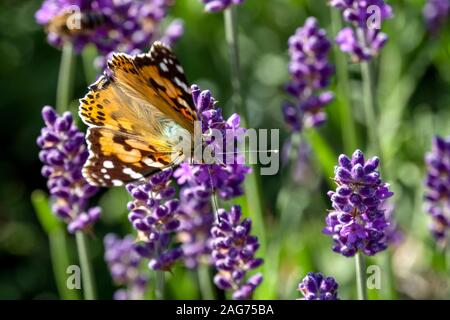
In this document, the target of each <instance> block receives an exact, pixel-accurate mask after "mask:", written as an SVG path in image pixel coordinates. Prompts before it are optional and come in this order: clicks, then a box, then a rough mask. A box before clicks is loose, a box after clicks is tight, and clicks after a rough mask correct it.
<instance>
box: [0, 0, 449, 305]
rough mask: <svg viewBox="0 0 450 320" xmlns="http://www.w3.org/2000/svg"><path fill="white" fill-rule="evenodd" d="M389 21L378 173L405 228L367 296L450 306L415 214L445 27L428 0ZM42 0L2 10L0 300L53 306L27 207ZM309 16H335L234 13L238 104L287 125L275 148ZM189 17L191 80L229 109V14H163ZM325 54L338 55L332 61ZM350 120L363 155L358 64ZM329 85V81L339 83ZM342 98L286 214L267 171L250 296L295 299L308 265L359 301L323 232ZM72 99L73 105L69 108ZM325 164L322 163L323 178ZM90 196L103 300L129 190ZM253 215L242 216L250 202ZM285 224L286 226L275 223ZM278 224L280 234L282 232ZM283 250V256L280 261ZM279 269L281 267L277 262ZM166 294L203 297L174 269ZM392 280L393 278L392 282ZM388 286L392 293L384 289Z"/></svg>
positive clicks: (42, 84) (285, 9) (42, 47)
mask: <svg viewBox="0 0 450 320" xmlns="http://www.w3.org/2000/svg"><path fill="white" fill-rule="evenodd" d="M388 2H389V3H390V4H391V5H393V8H394V13H395V18H394V19H392V20H389V21H387V22H386V23H385V24H383V30H384V32H386V33H387V34H388V35H389V37H390V40H389V42H388V44H387V46H386V47H385V48H384V50H383V53H382V55H381V56H380V58H379V60H378V70H379V74H378V83H379V90H378V97H379V99H380V110H381V112H380V120H379V123H378V125H379V128H380V132H382V135H381V143H382V146H383V159H382V166H383V168H384V170H385V172H384V173H385V177H386V179H388V181H389V182H390V183H391V184H392V186H393V187H392V189H393V191H394V192H395V197H394V202H395V205H396V213H395V217H396V218H397V219H398V221H399V224H400V226H401V229H402V230H403V232H404V241H403V242H402V244H401V245H400V246H398V247H396V248H391V249H390V250H388V251H386V252H384V253H381V254H379V255H378V256H377V257H376V258H373V259H370V261H369V263H374V264H377V265H380V266H382V268H383V271H384V270H388V269H387V268H385V267H386V266H387V265H389V264H390V265H391V266H392V270H393V274H392V275H391V277H390V278H388V272H383V274H382V279H383V285H382V288H381V290H370V292H369V295H370V296H371V297H372V298H407V299H411V298H412V299H418V298H433V299H434V298H437V299H441V298H448V297H449V293H448V292H449V280H448V279H449V277H448V270H446V268H445V264H444V262H443V257H442V254H440V253H439V252H438V251H437V250H436V248H435V245H434V242H433V239H432V238H431V237H430V235H429V233H428V230H427V224H428V222H429V220H428V216H427V215H426V214H424V212H423V208H422V196H423V190H422V180H423V177H424V172H425V171H424V163H423V156H424V152H425V151H426V150H429V149H430V143H431V137H432V136H433V135H434V134H440V135H449V134H450V125H449V124H450V108H449V107H450V90H449V85H450V33H449V30H448V28H446V29H445V30H444V31H443V32H442V33H441V34H440V35H439V36H437V37H431V36H430V35H429V34H427V32H426V28H425V24H424V21H423V18H422V7H423V5H424V1H423V0H404V1H400V0H399V1H395V2H394V1H388ZM40 4H41V1H32V0H22V1H14V0H2V1H1V3H0V88H1V89H0V90H1V98H0V110H1V120H2V124H1V126H0V130H1V135H0V139H1V140H0V142H1V144H0V146H1V148H2V151H1V154H2V156H1V159H0V168H1V170H0V175H1V176H0V298H2V299H5V298H7V299H42V298H57V297H58V292H57V288H56V285H55V281H54V277H53V272H52V264H51V259H50V253H49V243H48V239H47V237H46V234H45V232H44V231H43V229H42V227H41V225H40V224H39V222H38V219H37V217H36V214H35V212H34V210H33V207H32V205H31V202H30V194H31V193H32V192H33V190H36V189H42V190H46V186H45V180H44V179H43V178H42V177H41V176H40V167H41V164H40V162H39V159H38V157H37V155H38V148H37V146H36V143H35V140H36V137H37V136H38V134H39V130H40V128H41V126H42V120H41V117H40V111H41V108H42V106H44V105H54V102H55V93H56V83H57V76H58V69H59V62H60V51H58V50H57V49H55V48H53V47H51V46H49V45H48V44H47V42H46V39H45V34H44V32H43V30H42V28H41V27H40V26H38V25H37V24H36V23H35V21H34V12H35V11H36V10H37V8H38V7H39V6H40ZM310 15H313V16H316V17H317V18H318V19H319V22H320V24H321V26H322V27H324V28H326V29H327V31H328V34H329V35H330V36H333V37H334V34H333V33H332V31H331V30H332V28H331V18H330V8H329V7H328V6H327V5H326V1H316V0H310V1H306V0H270V1H262V0H247V1H246V2H245V4H244V5H242V6H240V7H239V41H240V45H241V58H242V68H243V72H242V73H243V75H244V77H243V81H244V83H243V85H244V94H245V97H246V105H247V108H248V109H249V113H250V115H251V116H250V121H251V123H250V126H251V127H256V128H281V129H282V130H281V132H282V134H281V138H282V141H283V140H284V139H285V138H286V137H287V136H288V134H289V132H288V131H287V130H286V129H285V128H286V127H285V126H284V124H283V120H282V117H281V109H280V106H281V103H282V102H283V100H285V99H287V98H288V97H287V95H286V94H285V92H284V90H283V86H284V84H285V83H286V81H288V72H287V62H288V54H287V40H288V37H289V36H290V35H291V34H293V33H294V32H295V29H296V28H297V27H299V26H301V25H303V23H304V21H305V18H306V17H307V16H310ZM175 17H177V18H182V19H184V21H185V34H184V36H183V37H182V38H181V39H180V41H179V42H178V43H177V45H176V46H175V48H174V50H175V52H176V53H177V55H178V57H179V59H180V60H181V61H182V63H183V65H184V67H185V71H186V74H187V76H188V79H189V81H190V82H191V83H197V84H199V85H200V86H201V87H202V88H205V89H206V88H208V89H210V90H211V91H212V92H213V95H214V96H215V97H216V98H217V99H218V100H219V102H220V106H221V107H223V109H224V111H225V114H227V115H229V114H231V105H230V103H231V101H230V96H231V88H230V81H229V68H228V50H227V47H226V42H225V40H224V39H225V37H224V28H223V17H222V15H221V14H205V13H203V7H202V5H201V4H200V1H199V0H178V1H176V5H175V6H174V7H173V8H172V10H170V15H169V17H168V19H167V21H170V20H171V19H172V18H175ZM330 58H331V59H333V57H330ZM77 66H79V67H78V68H77V77H76V90H75V92H74V98H78V97H81V96H82V95H84V93H85V91H86V89H85V88H86V86H87V83H86V80H85V78H86V77H85V75H84V74H83V68H82V67H81V66H82V63H81V60H80V59H78V60H77ZM350 76H351V90H350V92H349V93H348V94H349V95H351V98H352V104H353V113H354V114H353V116H354V119H355V121H356V122H357V127H358V132H359V134H358V137H357V138H358V140H359V141H360V142H361V143H360V144H359V147H360V148H361V149H362V150H363V151H365V145H364V144H363V143H362V142H363V141H365V128H364V126H363V124H362V123H363V114H362V106H361V90H360V75H359V66H358V65H350ZM333 86H335V84H333ZM343 100H344V99H343V98H342V97H340V96H337V99H336V100H335V102H333V103H332V104H331V105H329V106H328V107H327V108H328V109H327V112H328V116H329V121H328V122H327V124H326V125H325V126H324V127H323V128H321V129H320V130H319V131H318V133H319V137H321V138H322V140H320V141H317V136H316V138H314V137H313V138H311V141H313V143H314V144H313V146H312V149H313V153H312V154H311V158H310V160H309V162H307V163H305V171H304V174H303V175H302V176H301V179H299V181H297V182H296V184H295V185H294V186H293V189H292V190H293V191H292V192H293V194H294V197H291V198H289V197H288V198H287V199H289V200H288V201H287V206H288V207H287V208H288V209H287V210H286V212H287V214H286V215H285V216H284V217H283V218H282V219H281V218H280V216H279V212H278V211H277V210H276V204H275V203H276V201H277V200H276V199H277V193H278V191H279V190H280V189H281V188H282V187H283V185H284V183H286V182H285V181H283V180H282V179H281V175H280V174H279V175H277V176H264V177H262V185H263V193H264V199H265V207H266V210H265V214H266V217H265V221H264V223H265V225H266V226H270V228H268V238H267V243H266V246H267V253H266V256H265V257H263V258H265V259H266V262H267V263H266V267H265V268H263V269H262V271H263V272H264V276H265V280H264V285H263V286H262V287H261V288H259V289H258V290H257V298H281V299H294V298H297V297H298V296H299V293H298V292H296V287H297V283H298V282H299V281H300V279H301V278H303V276H304V275H305V273H306V272H309V271H321V272H323V273H324V274H327V275H332V276H334V277H336V279H337V281H338V282H339V283H340V285H341V287H340V291H339V295H340V297H341V298H342V299H351V298H355V295H356V293H355V290H354V261H353V259H348V258H344V257H342V256H340V255H337V254H334V253H332V252H331V250H330V247H331V239H329V237H327V236H325V235H323V234H322V233H321V230H322V228H323V226H324V218H325V216H326V213H327V212H326V210H327V208H329V207H330V203H329V200H328V198H327V196H326V191H327V190H328V189H329V185H330V179H329V177H330V176H331V174H330V170H332V169H333V167H332V166H333V165H334V164H335V162H336V159H337V158H336V157H337V155H338V154H340V153H343V152H344V151H345V150H343V147H342V141H341V138H340V137H341V124H340V120H339V116H338V115H337V113H336V110H337V109H338V106H339V103H343V102H342V101H343ZM76 106H77V102H76V101H75V100H74V102H73V107H74V108H76ZM319 159H322V161H324V162H323V163H328V164H329V166H328V169H327V171H324V170H323V165H320V164H319ZM96 200H98V201H99V203H100V205H101V206H102V208H103V216H102V219H101V222H100V223H99V224H97V225H96V233H95V237H94V238H92V239H91V245H92V251H93V263H94V266H95V274H96V278H97V285H98V291H99V297H100V298H104V299H109V298H111V297H112V292H113V290H114V287H113V285H112V283H111V278H110V276H109V273H108V271H107V268H106V265H105V263H104V262H103V244H102V239H103V236H104V235H105V234H106V233H108V232H116V233H119V234H122V235H124V234H126V233H128V232H130V226H129V223H128V220H127V218H126V202H127V195H126V194H125V193H124V192H123V190H121V189H112V190H109V191H105V190H103V191H102V192H101V193H100V194H99V195H98V197H97V198H96ZM245 209H246V210H251V207H250V208H245ZM279 226H281V227H280V228H278V227H279ZM277 230H283V232H282V234H278V233H277ZM68 243H69V249H70V250H69V252H68V254H69V259H70V261H71V262H73V263H76V257H75V252H76V251H75V247H74V239H72V238H70V237H69V238H68ZM278 255H279V259H278V258H277V257H278ZM278 262H279V263H278ZM168 278H169V280H168V281H169V283H168V286H169V295H168V297H170V298H185V299H190V298H198V297H199V293H198V289H197V285H196V282H195V277H194V276H193V274H191V273H190V272H188V271H186V270H185V269H184V268H183V267H182V266H177V267H176V268H175V269H174V272H173V275H171V276H169V277H168ZM389 279H390V280H389ZM394 283H395V287H396V288H395V289H394V288H393V287H392V284H394Z"/></svg>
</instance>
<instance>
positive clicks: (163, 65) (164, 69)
mask: <svg viewBox="0 0 450 320" xmlns="http://www.w3.org/2000/svg"><path fill="white" fill-rule="evenodd" d="M159 67H160V68H161V70H162V71H164V72H167V71H169V68H167V65H166V64H165V63H164V62H161V63H160V64H159Z"/></svg>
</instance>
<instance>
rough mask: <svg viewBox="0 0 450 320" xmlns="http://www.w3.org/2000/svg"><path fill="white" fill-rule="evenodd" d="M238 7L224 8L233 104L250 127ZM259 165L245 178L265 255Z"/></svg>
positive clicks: (255, 223)
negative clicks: (243, 86) (243, 73)
mask: <svg viewBox="0 0 450 320" xmlns="http://www.w3.org/2000/svg"><path fill="white" fill-rule="evenodd" d="M236 13H237V8H236V7H235V6H231V7H229V8H227V9H226V10H224V20H225V37H226V41H227V44H228V48H229V50H230V65H231V85H232V87H233V104H234V107H235V109H236V111H237V112H238V113H239V114H240V115H241V121H242V127H244V128H248V125H249V122H248V114H247V110H246V108H245V107H244V99H243V97H242V91H241V75H240V74H241V72H240V62H239V44H238V34H237V14H236ZM256 172H257V167H256V166H254V165H253V166H252V172H251V173H250V174H248V176H247V178H246V179H245V182H244V183H245V185H244V187H245V195H246V199H247V203H248V204H249V205H251V208H252V210H250V212H251V213H252V217H251V218H252V221H253V223H254V228H255V234H256V235H257V236H258V238H259V239H260V243H261V249H260V251H261V254H262V255H264V251H265V249H264V248H265V245H266V235H265V230H264V215H263V208H264V204H263V200H262V196H261V185H260V180H259V177H258V176H257V174H256Z"/></svg>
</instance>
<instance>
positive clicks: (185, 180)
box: [174, 85, 250, 267]
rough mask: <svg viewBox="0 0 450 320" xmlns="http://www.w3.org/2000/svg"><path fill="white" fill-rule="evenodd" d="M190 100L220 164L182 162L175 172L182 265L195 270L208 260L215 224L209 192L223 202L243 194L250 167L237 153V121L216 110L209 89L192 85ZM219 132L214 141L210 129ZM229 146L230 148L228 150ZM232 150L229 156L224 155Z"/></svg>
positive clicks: (238, 126)
mask: <svg viewBox="0 0 450 320" xmlns="http://www.w3.org/2000/svg"><path fill="white" fill-rule="evenodd" d="M191 89H192V97H193V101H194V104H195V106H196V109H197V114H198V116H199V119H200V121H201V129H202V133H203V141H204V143H205V144H206V145H207V146H208V147H209V148H211V149H213V150H214V151H216V157H217V158H218V160H219V162H220V164H216V163H213V164H206V163H203V162H202V161H201V162H200V163H194V164H190V163H182V164H181V165H180V166H179V167H178V169H176V170H175V173H174V177H175V178H177V182H178V184H179V185H180V186H182V190H181V192H180V193H181V195H182V196H181V206H180V208H181V210H180V220H181V227H180V233H179V239H180V240H181V242H182V243H183V245H182V247H183V251H184V255H185V263H186V265H187V266H188V267H196V266H197V264H198V262H199V260H203V261H206V262H207V261H208V259H207V254H208V253H209V252H210V248H209V247H210V246H209V242H210V240H209V237H210V234H209V231H210V229H211V226H212V223H213V221H214V218H213V217H214V213H213V212H212V208H211V206H210V203H209V201H210V198H211V195H212V192H213V191H214V192H216V194H217V195H218V196H219V197H220V198H222V199H226V200H228V199H231V198H234V197H237V196H240V195H242V194H243V188H242V183H243V182H244V179H245V176H246V175H247V173H249V172H250V168H249V167H247V166H245V165H244V164H241V163H243V161H242V159H240V158H239V155H238V154H237V147H236V143H235V142H237V141H238V140H239V136H241V135H242V134H243V133H244V130H243V129H242V128H240V118H239V116H238V115H237V114H233V115H232V116H231V117H230V118H228V120H225V119H224V118H223V117H222V112H221V110H220V109H219V108H217V107H216V100H215V99H214V98H213V97H212V95H211V92H209V91H208V90H205V91H200V88H199V87H198V86H197V85H193V86H192V88H191ZM213 129H214V130H219V131H220V133H221V136H222V139H220V141H219V139H214V137H213V136H211V134H210V132H211V130H213ZM230 144H232V148H228V149H227V146H229V145H230ZM224 149H225V151H226V150H231V151H230V152H231V153H230V154H228V155H225V154H223V153H225V152H224ZM219 153H222V154H223V157H221V156H219Z"/></svg>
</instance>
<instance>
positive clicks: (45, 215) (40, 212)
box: [31, 190, 61, 234]
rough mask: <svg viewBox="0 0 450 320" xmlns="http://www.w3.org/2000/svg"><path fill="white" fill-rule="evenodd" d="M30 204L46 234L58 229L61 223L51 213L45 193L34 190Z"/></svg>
mask: <svg viewBox="0 0 450 320" xmlns="http://www.w3.org/2000/svg"><path fill="white" fill-rule="evenodd" d="M31 203H32V204H33V207H34V211H35V212H36V215H37V217H38V220H39V222H40V223H41V226H42V228H44V230H45V232H46V233H47V234H51V233H52V232H54V231H56V230H58V229H60V227H61V223H60V222H59V221H58V219H57V218H56V217H55V215H54V214H53V213H52V211H51V209H50V205H49V200H48V197H47V195H46V194H45V192H43V191H42V190H35V191H33V193H32V194H31Z"/></svg>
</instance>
